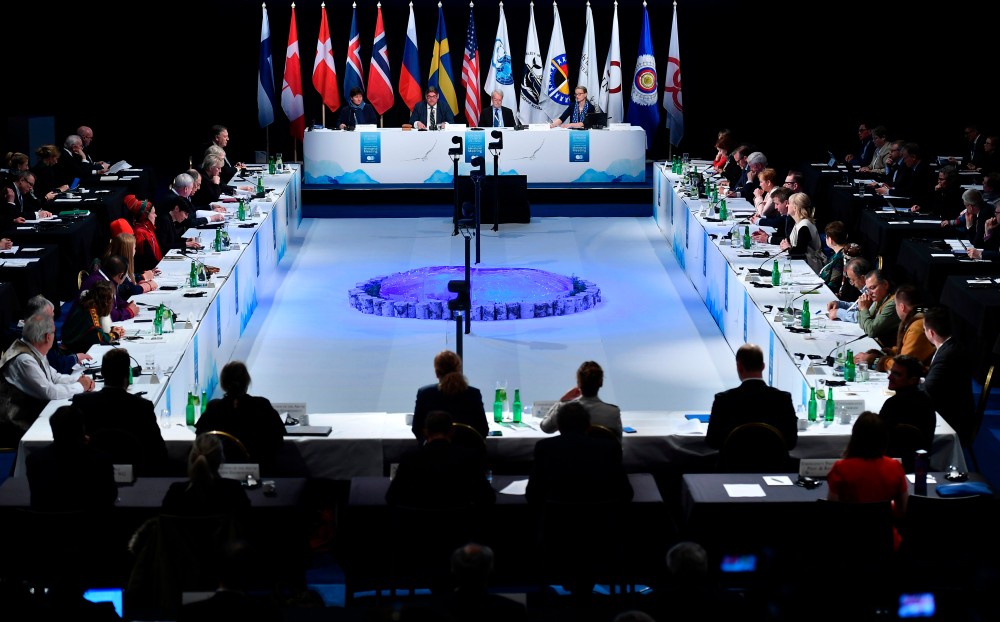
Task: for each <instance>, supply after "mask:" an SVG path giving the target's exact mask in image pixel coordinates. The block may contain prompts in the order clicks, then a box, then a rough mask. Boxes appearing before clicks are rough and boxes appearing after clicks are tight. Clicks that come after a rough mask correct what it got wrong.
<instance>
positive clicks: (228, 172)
mask: <svg viewBox="0 0 1000 622" xmlns="http://www.w3.org/2000/svg"><path fill="white" fill-rule="evenodd" d="M211 135H212V136H211V139H210V140H209V141H208V142H207V143H205V144H203V145H201V147H199V148H198V151H197V152H195V153H194V154H192V156H191V165H192V166H200V165H201V163H202V162H203V161H204V159H205V156H206V155H208V148H209V147H211V146H212V145H215V146H217V147H222V149H223V150H225V149H226V147H227V146H228V145H229V129H228V128H227V127H226V126H225V125H213V126H212V130H211ZM245 167H246V165H245V164H243V163H242V162H236V163H235V164H234V163H233V162H231V161H230V160H229V154H228V153H227V154H226V155H225V156H223V162H222V170H221V172H220V173H219V178H220V179H221V181H222V183H224V184H228V183H229V180H230V179H232V178H233V177H235V176H236V174H237V173H239V172H240V171H241V170H243V169H244V168H245Z"/></svg>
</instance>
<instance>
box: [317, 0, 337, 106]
mask: <svg viewBox="0 0 1000 622" xmlns="http://www.w3.org/2000/svg"><path fill="white" fill-rule="evenodd" d="M321 10H322V12H323V21H322V22H320V25H319V41H317V42H316V62H315V63H313V86H315V87H316V90H317V91H318V92H319V94H320V97H322V98H323V103H324V104H326V107H327V108H329V109H330V110H331V111H333V110H336V109H337V108H340V88H339V87H338V86H337V66H336V65H335V64H334V63H333V48H332V47H331V45H330V26H329V24H328V23H327V21H326V3H325V2H324V3H323V5H322V9H321Z"/></svg>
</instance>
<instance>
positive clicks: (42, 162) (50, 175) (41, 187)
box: [31, 145, 72, 201]
mask: <svg viewBox="0 0 1000 622" xmlns="http://www.w3.org/2000/svg"><path fill="white" fill-rule="evenodd" d="M61 155H62V152H61V151H60V150H59V148H58V147H56V146H55V145H42V146H41V147H39V148H38V149H35V157H36V158H37V160H36V161H35V165H34V166H33V167H31V172H32V173H34V174H35V192H36V193H37V194H38V196H43V197H45V200H46V201H51V200H52V199H54V198H55V196H56V193H57V192H66V190H68V189H69V184H67V183H56V166H57V165H58V163H59V157H60V156H61ZM70 181H72V180H70Z"/></svg>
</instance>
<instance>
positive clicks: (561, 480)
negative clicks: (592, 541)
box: [526, 401, 794, 505]
mask: <svg viewBox="0 0 1000 622" xmlns="http://www.w3.org/2000/svg"><path fill="white" fill-rule="evenodd" d="M793 416H794V414H793ZM557 423H558V426H559V435H558V436H554V437H552V438H544V439H542V440H540V441H538V442H537V443H535V454H534V461H533V462H532V465H531V475H530V476H529V477H528V488H527V491H526V494H527V498H528V503H531V504H535V505H537V504H543V503H545V502H546V501H557V502H565V503H575V502H613V501H620V502H628V501H631V500H632V495H633V494H634V491H633V490H632V484H631V483H630V482H629V480H628V475H627V474H626V473H625V467H624V466H622V449H621V445H619V444H618V443H616V442H615V441H614V440H612V439H610V438H606V437H601V436H590V435H588V434H587V429H588V428H589V427H590V423H591V419H590V413H589V412H587V409H586V408H585V407H584V405H583V404H581V403H580V402H579V401H572V402H567V403H566V404H564V405H563V406H562V407H561V408H560V409H559V417H558V419H557Z"/></svg>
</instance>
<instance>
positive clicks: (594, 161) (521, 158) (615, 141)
mask: <svg viewBox="0 0 1000 622" xmlns="http://www.w3.org/2000/svg"><path fill="white" fill-rule="evenodd" d="M536 127H538V126H535V125H531V126H529V129H525V130H522V131H519V130H516V129H514V128H504V129H501V130H499V131H500V132H501V133H502V144H503V148H502V149H501V150H500V151H499V154H500V156H499V158H500V159H499V172H500V174H501V175H527V178H528V184H529V185H533V184H540V183H560V184H593V183H621V184H627V183H638V182H643V181H645V179H646V133H645V132H644V131H643V129H642V128H641V127H638V126H636V127H633V126H630V125H616V126H614V129H600V130H570V129H565V128H554V129H548V124H544V129H541V128H539V129H535V128H536ZM493 131H495V130H492V129H491V128H487V129H486V130H478V129H470V128H465V127H464V126H456V125H449V126H448V127H447V128H446V129H443V130H439V131H433V132H431V131H417V130H411V131H404V130H402V129H398V128H394V129H388V128H386V129H379V128H376V127H375V126H371V127H370V128H365V126H358V128H357V129H356V130H354V131H344V130H327V129H314V130H311V131H309V132H306V134H305V139H304V140H303V144H302V153H303V158H304V172H305V183H306V184H320V185H377V184H422V183H432V184H434V183H436V184H446V185H451V184H452V183H453V178H454V170H455V169H454V162H453V160H452V157H455V158H457V159H458V174H459V175H460V176H467V175H468V174H469V172H470V171H471V170H472V160H473V159H474V158H475V157H477V156H482V157H485V159H486V170H487V171H488V172H490V174H492V170H493V155H492V152H491V151H496V150H495V149H494V150H491V149H490V148H489V147H490V145H491V144H494V143H495V142H497V139H495V138H493V137H492V135H491V134H492V132H493ZM456 141H457V142H456ZM452 149H457V150H458V154H456V155H455V156H451V155H449V151H450V150H452Z"/></svg>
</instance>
